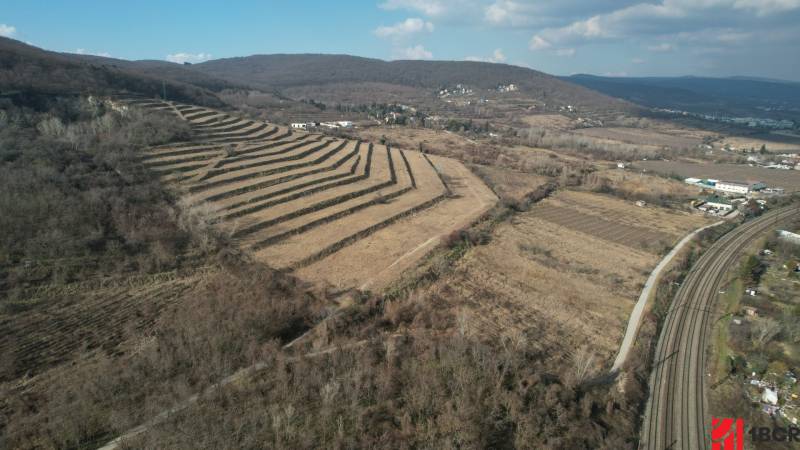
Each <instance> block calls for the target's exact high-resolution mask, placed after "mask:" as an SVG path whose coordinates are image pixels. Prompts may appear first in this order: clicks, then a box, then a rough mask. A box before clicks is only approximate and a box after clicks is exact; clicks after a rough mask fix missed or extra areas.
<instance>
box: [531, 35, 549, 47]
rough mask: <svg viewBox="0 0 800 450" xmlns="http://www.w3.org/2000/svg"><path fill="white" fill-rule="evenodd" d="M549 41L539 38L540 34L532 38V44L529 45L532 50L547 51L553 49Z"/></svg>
mask: <svg viewBox="0 0 800 450" xmlns="http://www.w3.org/2000/svg"><path fill="white" fill-rule="evenodd" d="M552 46H553V44H551V43H550V42H549V41H547V40H546V39H544V38H543V37H541V36H539V35H538V34H537V35H536V36H534V37H532V38H531V42H530V43H529V44H528V47H530V49H531V50H545V49H548V48H550V47H552Z"/></svg>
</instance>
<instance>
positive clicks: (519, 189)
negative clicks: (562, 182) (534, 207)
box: [471, 164, 549, 200]
mask: <svg viewBox="0 0 800 450" xmlns="http://www.w3.org/2000/svg"><path fill="white" fill-rule="evenodd" d="M471 169H472V171H473V172H475V173H476V174H477V175H478V176H479V177H480V178H481V179H482V180H483V181H484V182H486V184H488V185H489V187H491V188H492V190H493V191H494V192H495V193H496V194H497V195H498V196H499V197H500V198H502V199H513V200H520V199H522V198H523V197H524V196H525V194H528V193H529V192H532V191H534V190H536V188H538V187H539V186H542V185H543V184H545V183H547V181H548V180H549V178H548V177H545V176H541V175H535V174H532V173H526V172H519V171H516V170H511V169H503V168H499V167H493V166H484V165H478V164H475V165H473V166H472V167H471Z"/></svg>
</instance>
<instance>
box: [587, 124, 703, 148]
mask: <svg viewBox="0 0 800 450" xmlns="http://www.w3.org/2000/svg"><path fill="white" fill-rule="evenodd" d="M574 132H575V133H577V134H580V135H583V136H591V137H596V138H599V139H608V140H612V141H619V142H624V143H627V144H636V145H643V146H653V147H672V148H693V147H697V146H698V145H700V144H701V143H702V142H703V139H702V136H700V135H692V134H691V133H687V132H686V130H662V129H657V128H656V129H651V128H622V127H602V128H584V129H580V130H575V131H574Z"/></svg>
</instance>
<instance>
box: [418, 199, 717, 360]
mask: <svg viewBox="0 0 800 450" xmlns="http://www.w3.org/2000/svg"><path fill="white" fill-rule="evenodd" d="M706 223H707V220H706V219H704V218H703V217H701V216H695V215H689V214H683V213H677V212H673V211H671V210H667V209H663V208H657V207H646V208H640V207H637V206H634V205H633V204H631V203H630V202H626V201H623V200H619V199H616V198H612V197H609V196H605V195H600V194H593V193H585V192H575V191H562V192H559V193H558V194H557V195H555V196H554V197H552V198H549V199H546V200H544V201H542V202H541V203H539V204H537V205H536V206H534V207H533V208H531V210H530V211H528V212H524V213H521V214H519V215H518V216H516V217H515V218H514V220H513V221H512V222H511V223H504V224H502V225H500V226H499V227H498V229H496V230H495V232H494V234H493V236H492V240H491V241H490V242H489V243H488V244H487V245H482V246H476V247H474V248H472V249H471V250H470V251H468V252H467V254H466V256H465V257H464V258H462V259H461V260H460V261H458V262H457V265H456V267H455V269H454V271H453V272H452V273H451V274H449V275H447V276H446V277H444V278H442V279H440V280H438V281H437V282H435V283H434V284H433V285H432V286H431V287H429V288H428V289H430V290H431V292H432V293H433V294H435V295H439V296H441V297H444V298H445V299H448V300H449V303H451V304H454V305H459V306H458V307H460V308H461V310H460V312H458V314H459V317H460V319H459V320H460V321H461V322H462V324H461V326H462V327H463V328H467V329H468V330H469V332H470V333H476V334H479V335H482V336H486V337H487V338H490V337H491V338H496V337H506V338H512V339H520V338H524V339H526V341H527V342H533V343H535V345H536V346H537V347H538V348H539V349H540V350H542V352H543V354H546V355H550V356H549V357H550V358H552V359H554V361H552V362H553V363H554V364H556V366H557V365H559V364H561V365H565V364H564V363H567V364H566V365H569V362H570V358H571V356H572V354H573V353H574V352H575V351H576V350H577V349H579V348H582V347H586V348H588V349H590V351H591V352H592V353H593V354H594V355H595V356H596V357H597V358H596V359H595V362H596V364H595V369H596V370H599V369H600V368H601V367H608V366H610V364H611V360H612V359H613V356H614V354H615V352H616V351H617V350H618V346H619V343H620V341H621V339H622V335H623V333H624V327H625V324H626V323H627V320H628V317H629V314H630V311H631V309H632V308H633V305H634V302H635V301H636V299H637V297H638V295H639V292H640V289H641V287H642V285H643V283H644V281H645V279H646V278H647V276H648V275H649V272H650V270H652V268H653V267H654V266H655V265H656V264H657V262H658V261H659V259H660V257H661V252H662V250H663V249H664V246H666V245H672V244H674V243H676V242H677V241H678V240H679V239H680V238H681V237H682V236H683V235H685V234H687V233H688V232H689V231H690V230H692V229H694V228H696V227H699V226H701V225H703V224H706Z"/></svg>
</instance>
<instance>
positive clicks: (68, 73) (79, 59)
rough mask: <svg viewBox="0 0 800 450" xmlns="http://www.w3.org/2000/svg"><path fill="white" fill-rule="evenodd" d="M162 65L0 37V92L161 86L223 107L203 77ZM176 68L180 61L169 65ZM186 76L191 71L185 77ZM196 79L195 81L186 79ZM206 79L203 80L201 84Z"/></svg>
mask: <svg viewBox="0 0 800 450" xmlns="http://www.w3.org/2000/svg"><path fill="white" fill-rule="evenodd" d="M165 64H167V63H164V64H161V63H157V64H152V63H150V62H137V63H132V62H128V61H122V60H116V59H110V58H100V57H88V56H84V55H72V54H65V53H57V52H51V51H47V50H42V49H40V48H37V47H33V46H30V45H27V44H24V43H22V42H19V41H16V40H13V39H7V38H0V93H2V95H3V96H9V95H11V96H13V95H24V96H25V97H27V98H30V97H31V96H34V95H37V94H38V95H41V94H47V95H75V94H105V93H111V92H122V91H125V92H130V93H135V94H140V95H145V96H148V97H154V96H158V95H160V94H161V92H162V89H163V88H164V87H166V89H167V91H168V92H169V93H170V97H171V98H173V99H176V100H182V101H190V102H194V103H198V104H203V105H209V106H222V105H223V102H222V101H220V100H219V99H218V98H217V97H216V96H215V95H214V94H213V93H212V92H211V91H209V90H208V89H205V88H204V87H201V86H202V85H204V84H205V85H206V86H208V87H209V88H210V87H211V85H212V83H210V82H208V77H204V76H201V75H198V74H196V73H195V72H186V71H181V70H178V69H176V68H169V70H167V69H165V68H164V65H165ZM173 66H176V67H178V68H180V66H178V65H176V64H174V65H173ZM188 75H191V76H188ZM197 81H201V82H200V83H198V85H194V84H190V83H194V82H197ZM203 82H205V83H203Z"/></svg>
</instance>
